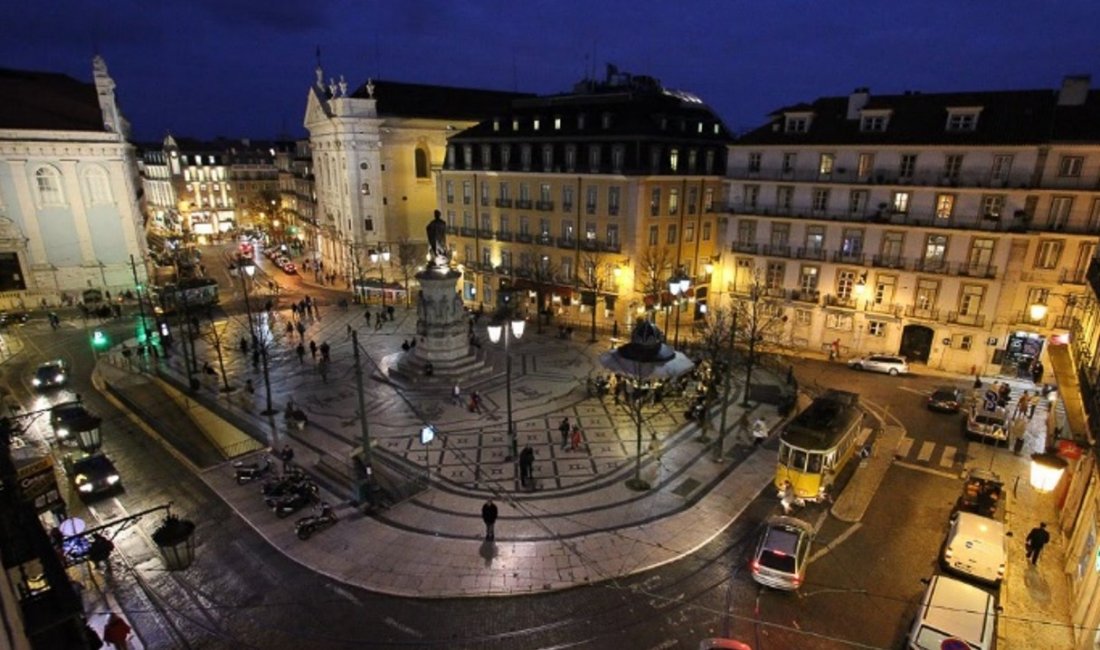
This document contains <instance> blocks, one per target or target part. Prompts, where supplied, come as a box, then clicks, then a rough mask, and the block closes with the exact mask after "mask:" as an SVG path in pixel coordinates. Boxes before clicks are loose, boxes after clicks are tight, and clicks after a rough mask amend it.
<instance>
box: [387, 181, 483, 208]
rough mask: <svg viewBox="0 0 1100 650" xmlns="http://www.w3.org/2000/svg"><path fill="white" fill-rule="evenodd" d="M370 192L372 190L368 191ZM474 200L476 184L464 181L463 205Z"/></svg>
mask: <svg viewBox="0 0 1100 650" xmlns="http://www.w3.org/2000/svg"><path fill="white" fill-rule="evenodd" d="M367 194H370V191H369V190H368V191H367ZM473 201H474V186H473V184H472V183H470V181H462V205H470V204H471V203H473Z"/></svg>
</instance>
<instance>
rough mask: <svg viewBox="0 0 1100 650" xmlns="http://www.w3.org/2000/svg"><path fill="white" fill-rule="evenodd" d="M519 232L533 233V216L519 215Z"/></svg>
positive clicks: (523, 233)
mask: <svg viewBox="0 0 1100 650" xmlns="http://www.w3.org/2000/svg"><path fill="white" fill-rule="evenodd" d="M519 234H521V235H530V234H531V218H530V217H528V216H526V215H520V217H519Z"/></svg>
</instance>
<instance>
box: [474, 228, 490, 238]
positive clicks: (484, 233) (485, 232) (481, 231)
mask: <svg viewBox="0 0 1100 650" xmlns="http://www.w3.org/2000/svg"><path fill="white" fill-rule="evenodd" d="M477 236H478V237H480V238H482V239H492V238H493V229H492V228H478V231H477Z"/></svg>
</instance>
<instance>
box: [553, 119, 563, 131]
mask: <svg viewBox="0 0 1100 650" xmlns="http://www.w3.org/2000/svg"><path fill="white" fill-rule="evenodd" d="M554 130H555V131H561V117H555V118H554Z"/></svg>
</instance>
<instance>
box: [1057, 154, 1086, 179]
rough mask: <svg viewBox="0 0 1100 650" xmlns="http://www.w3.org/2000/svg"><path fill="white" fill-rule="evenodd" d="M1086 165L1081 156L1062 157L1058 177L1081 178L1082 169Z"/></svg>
mask: <svg viewBox="0 0 1100 650" xmlns="http://www.w3.org/2000/svg"><path fill="white" fill-rule="evenodd" d="M1084 163H1085V159H1084V158H1082V157H1081V156H1062V159H1061V160H1059V161H1058V175H1059V176H1073V177H1077V176H1080V175H1081V167H1082V166H1084Z"/></svg>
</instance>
